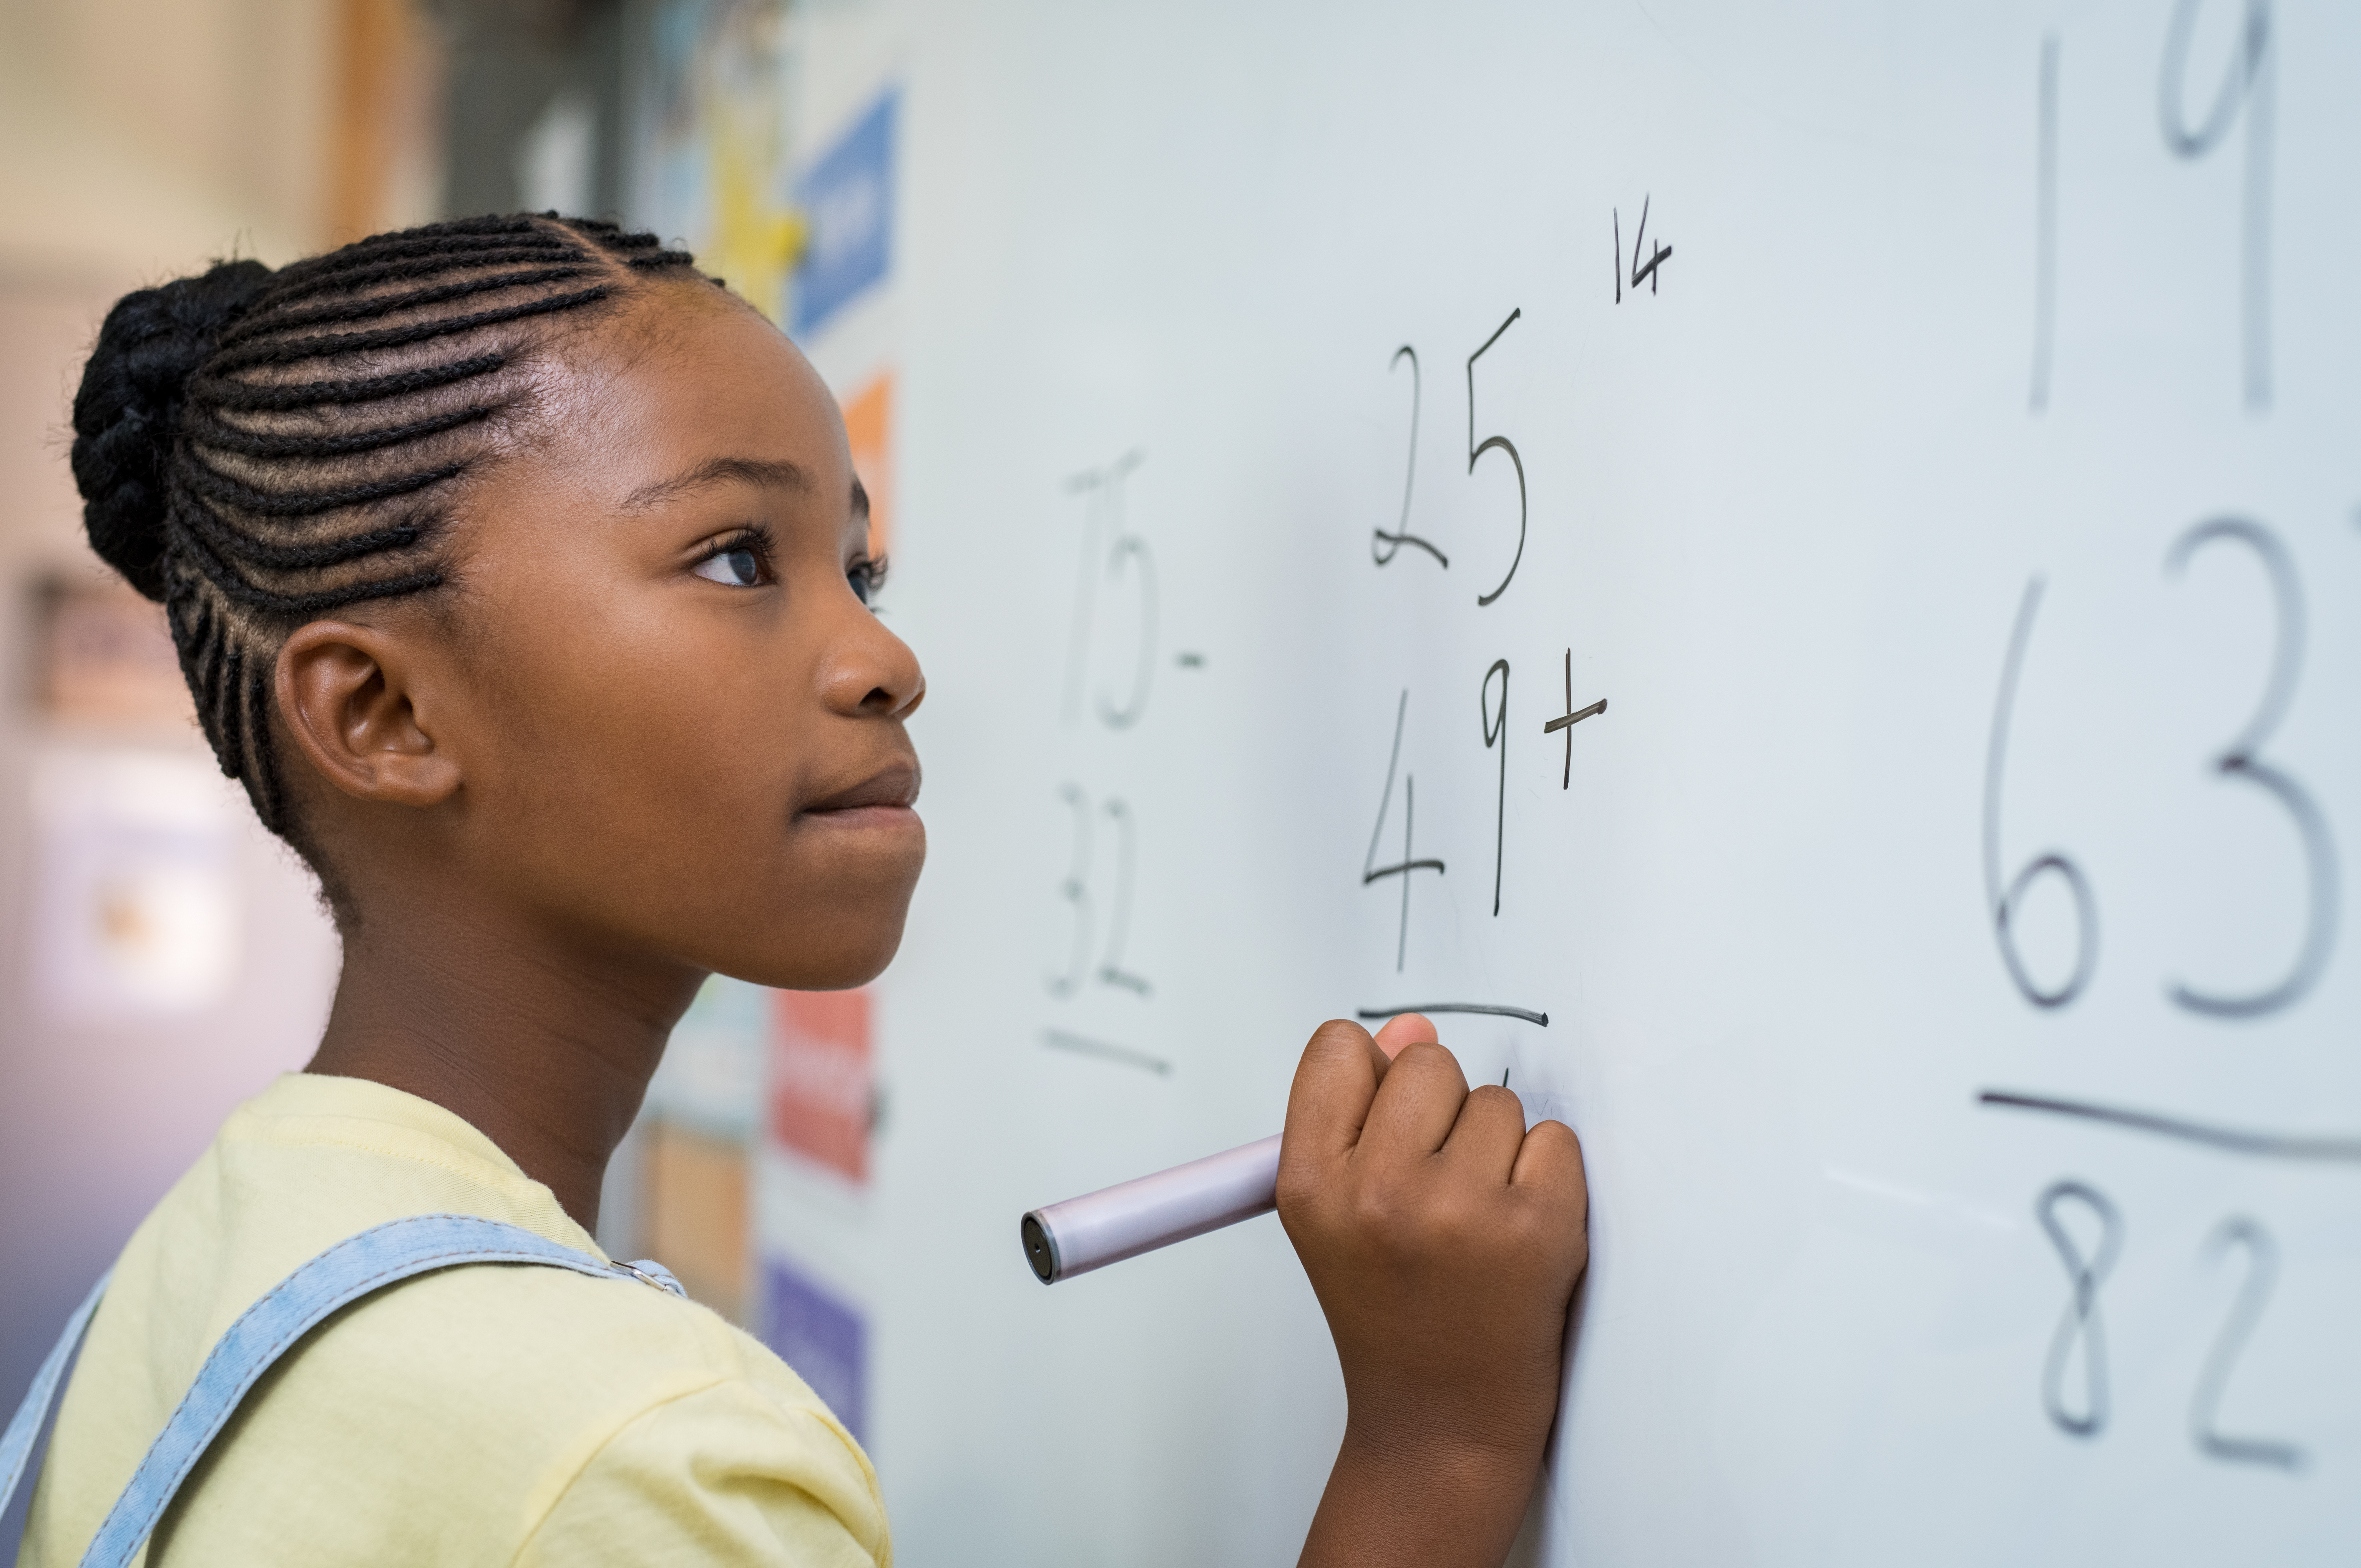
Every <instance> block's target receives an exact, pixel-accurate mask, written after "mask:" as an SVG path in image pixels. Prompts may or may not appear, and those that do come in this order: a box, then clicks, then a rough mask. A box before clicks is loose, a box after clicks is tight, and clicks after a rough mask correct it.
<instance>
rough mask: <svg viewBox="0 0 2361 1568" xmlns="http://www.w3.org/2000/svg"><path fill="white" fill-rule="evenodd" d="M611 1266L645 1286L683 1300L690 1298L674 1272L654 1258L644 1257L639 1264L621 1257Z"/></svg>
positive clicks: (610, 1265) (614, 1260)
mask: <svg viewBox="0 0 2361 1568" xmlns="http://www.w3.org/2000/svg"><path fill="white" fill-rule="evenodd" d="M609 1267H611V1268H614V1269H617V1270H619V1271H620V1272H621V1273H624V1274H628V1275H630V1276H631V1277H632V1278H634V1279H637V1280H638V1281H640V1282H641V1283H642V1284H643V1285H653V1286H654V1287H655V1288H657V1289H659V1290H662V1291H664V1292H665V1293H666V1294H668V1295H673V1296H678V1297H680V1298H681V1299H683V1300H686V1299H687V1298H688V1292H687V1291H686V1290H685V1289H683V1288H681V1283H680V1281H679V1280H677V1279H675V1278H674V1277H673V1273H672V1270H671V1269H669V1268H666V1267H665V1266H664V1265H663V1264H661V1263H658V1262H657V1261H656V1260H655V1259H654V1258H652V1257H643V1258H641V1259H640V1260H639V1261H638V1262H637V1263H627V1262H625V1261H624V1260H623V1259H621V1258H620V1257H619V1258H615V1259H613V1260H612V1261H611V1262H610V1263H609Z"/></svg>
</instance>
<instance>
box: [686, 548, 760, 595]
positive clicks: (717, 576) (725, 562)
mask: <svg viewBox="0 0 2361 1568" xmlns="http://www.w3.org/2000/svg"><path fill="white" fill-rule="evenodd" d="M692 569H693V570H694V571H695V572H696V574H697V576H700V577H703V578H704V579H705V580H706V581H707V582H709V583H719V584H721V585H723V586H724V587H732V588H751V587H753V586H754V585H755V584H757V583H759V582H761V581H762V580H763V558H762V557H761V556H760V555H758V554H755V553H754V549H753V546H752V545H749V544H739V545H733V546H731V547H730V549H727V550H717V551H715V552H714V553H713V554H710V555H708V556H707V557H706V558H705V559H704V560H702V561H699V562H698V563H697V565H696V566H695V567H694V568H692Z"/></svg>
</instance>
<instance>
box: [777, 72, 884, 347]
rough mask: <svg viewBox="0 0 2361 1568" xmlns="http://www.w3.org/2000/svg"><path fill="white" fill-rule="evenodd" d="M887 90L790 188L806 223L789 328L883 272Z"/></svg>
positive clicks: (814, 323)
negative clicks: (793, 315) (793, 319)
mask: <svg viewBox="0 0 2361 1568" xmlns="http://www.w3.org/2000/svg"><path fill="white" fill-rule="evenodd" d="M895 100H896V94H895V92H894V91H893V90H892V89H890V88H889V89H887V90H886V91H885V92H884V93H881V94H879V95H878V99H877V102H876V103H875V104H872V105H871V106H870V108H869V112H868V113H867V114H864V115H862V116H861V118H860V119H859V120H857V121H855V122H854V123H853V126H852V128H851V130H849V131H846V132H845V133H844V135H843V137H841V138H840V140H839V141H838V142H837V144H836V145H835V146H834V147H832V148H829V150H828V151H827V152H826V153H824V154H822V155H821V157H820V159H819V161H818V163H816V164H814V165H813V166H812V169H811V172H810V173H808V174H807V175H805V176H804V178H803V181H802V183H801V184H800V185H798V186H797V187H796V201H797V202H798V203H800V204H801V205H802V207H803V210H804V214H805V217H806V219H807V222H809V223H810V225H811V237H810V241H809V244H808V245H807V247H806V249H805V251H804V259H803V265H802V266H801V267H799V268H797V269H796V336H798V337H802V336H806V335H808V334H811V333H814V332H817V331H818V330H819V329H820V328H821V327H822V326H824V325H826V324H827V323H828V319H829V317H830V316H832V315H834V314H835V313H836V311H837V308H838V307H839V306H840V305H842V304H844V303H845V302H847V301H849V300H851V299H852V298H853V297H854V296H856V295H858V294H859V293H860V292H861V291H862V290H863V289H866V288H868V287H869V286H870V285H871V284H872V283H874V282H876V281H877V280H880V279H882V278H884V276H885V269H886V268H887V267H888V266H889V265H891V264H892V260H893V238H894V113H895Z"/></svg>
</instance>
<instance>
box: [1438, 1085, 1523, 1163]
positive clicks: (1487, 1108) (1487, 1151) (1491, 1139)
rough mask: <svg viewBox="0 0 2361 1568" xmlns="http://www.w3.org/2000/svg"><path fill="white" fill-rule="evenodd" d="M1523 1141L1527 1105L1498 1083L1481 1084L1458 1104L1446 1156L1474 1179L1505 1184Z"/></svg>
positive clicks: (1446, 1143)
mask: <svg viewBox="0 0 2361 1568" xmlns="http://www.w3.org/2000/svg"><path fill="white" fill-rule="evenodd" d="M1524 1141H1525V1108H1524V1105H1523V1104H1522V1103H1521V1102H1520V1101H1519V1100H1518V1099H1517V1097H1516V1096H1515V1095H1514V1094H1511V1093H1510V1092H1509V1091H1507V1090H1505V1089H1503V1088H1501V1087H1500V1086H1499V1084H1497V1083H1485V1084H1479V1085H1477V1088H1476V1089H1475V1091H1473V1092H1471V1093H1470V1094H1469V1095H1468V1096H1467V1100H1466V1103H1465V1104H1463V1105H1461V1106H1460V1107H1459V1120H1458V1121H1456V1122H1455V1123H1454V1124H1452V1127H1451V1136H1450V1138H1449V1139H1448V1141H1446V1142H1445V1143H1444V1146H1443V1157H1444V1159H1445V1160H1447V1161H1449V1162H1450V1163H1451V1165H1452V1166H1453V1167H1454V1168H1457V1169H1459V1170H1461V1171H1463V1172H1465V1173H1466V1175H1467V1176H1468V1177H1469V1178H1470V1179H1474V1180H1477V1181H1480V1182H1483V1183H1485V1184H1487V1185H1488V1186H1494V1187H1506V1186H1507V1185H1508V1184H1509V1182H1510V1177H1511V1173H1512V1172H1513V1171H1514V1170H1515V1168H1516V1165H1517V1159H1518V1156H1519V1153H1520V1151H1521V1148H1522V1146H1523V1145H1524Z"/></svg>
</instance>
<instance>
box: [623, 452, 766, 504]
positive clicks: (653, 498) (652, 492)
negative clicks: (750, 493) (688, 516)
mask: <svg viewBox="0 0 2361 1568" xmlns="http://www.w3.org/2000/svg"><path fill="white" fill-rule="evenodd" d="M732 484H734V485H752V486H753V487H754V488H757V489H764V490H790V491H794V492H796V493H797V494H808V493H809V492H810V490H811V488H812V482H811V476H810V475H809V474H808V473H807V472H805V471H804V469H803V467H802V466H800V465H798V464H795V463H790V462H787V461H785V459H784V458H762V457H716V458H714V459H712V460H711V461H709V462H706V463H700V464H698V465H697V466H696V467H694V468H691V469H690V470H688V472H686V473H685V474H675V475H674V476H673V477H671V478H669V479H658V480H656V481H655V482H654V483H653V484H649V485H642V486H641V487H640V488H638V489H636V490H633V491H632V492H631V494H630V495H628V496H626V497H624V498H623V510H625V511H644V510H647V509H648V508H650V507H653V506H659V505H661V504H663V503H664V502H665V501H671V500H677V499H680V498H681V497H682V496H685V495H688V494H691V493H692V492H694V491H697V490H701V489H704V488H707V487H708V486H711V485H732Z"/></svg>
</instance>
